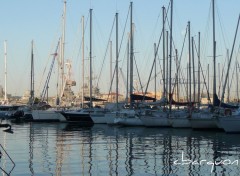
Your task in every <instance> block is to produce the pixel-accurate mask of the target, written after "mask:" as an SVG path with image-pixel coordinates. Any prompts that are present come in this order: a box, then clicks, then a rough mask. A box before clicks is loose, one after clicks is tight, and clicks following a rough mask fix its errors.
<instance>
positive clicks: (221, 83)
mask: <svg viewBox="0 0 240 176" xmlns="http://www.w3.org/2000/svg"><path fill="white" fill-rule="evenodd" d="M227 59H228V56H227V55H226V58H225V60H224V66H225V65H226V62H227ZM224 72H225V67H223V70H222V76H221V81H220V82H219V90H218V95H220V89H221V85H222V86H223V75H224Z"/></svg>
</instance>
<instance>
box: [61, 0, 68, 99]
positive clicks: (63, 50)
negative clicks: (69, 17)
mask: <svg viewBox="0 0 240 176" xmlns="http://www.w3.org/2000/svg"><path fill="white" fill-rule="evenodd" d="M66 4H67V2H66V1H64V8H63V16H62V20H63V21H62V25H63V26H62V38H61V71H62V73H61V76H62V85H61V90H62V91H61V95H63V91H64V86H65V85H64V62H65V61H64V59H65V31H66Z"/></svg>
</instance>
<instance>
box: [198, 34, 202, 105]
mask: <svg viewBox="0 0 240 176" xmlns="http://www.w3.org/2000/svg"><path fill="white" fill-rule="evenodd" d="M200 37H201V36H200V32H198V102H199V103H198V108H199V107H200V98H201V97H200V96H201V95H200Z"/></svg>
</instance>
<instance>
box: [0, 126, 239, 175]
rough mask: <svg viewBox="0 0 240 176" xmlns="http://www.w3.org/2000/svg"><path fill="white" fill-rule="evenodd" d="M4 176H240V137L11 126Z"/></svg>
mask: <svg viewBox="0 0 240 176" xmlns="http://www.w3.org/2000/svg"><path fill="white" fill-rule="evenodd" d="M12 129H13V133H6V132H3V131H2V129H0V130H1V131H0V143H1V146H2V147H1V148H0V150H1V153H2V156H1V159H0V167H1V170H0V172H1V175H7V174H10V175H13V176H28V175H34V176H47V175H64V176H65V175H66V176H70V175H71V176H79V175H86V176H88V175H93V176H94V175H100V176H101V175H103V176H106V175H110V176H111V175H119V176H122V175H124V176H125V175H136V176H141V175H142V176H147V175H173V176H175V175H179V176H187V175H194V176H195V175H199V176H200V175H230V176H232V175H236V176H237V175H239V173H240V163H239V162H240V142H239V138H240V134H226V133H225V132H223V131H206V130H205V131H194V130H192V129H174V128H146V127H121V126H108V125H94V126H92V127H80V126H78V125H77V124H67V123H20V124H12Z"/></svg>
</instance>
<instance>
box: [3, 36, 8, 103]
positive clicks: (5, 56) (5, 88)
mask: <svg viewBox="0 0 240 176" xmlns="http://www.w3.org/2000/svg"><path fill="white" fill-rule="evenodd" d="M4 67H5V72H4V77H5V79H4V81H5V82H4V102H5V103H7V101H8V99H7V41H6V40H4Z"/></svg>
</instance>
